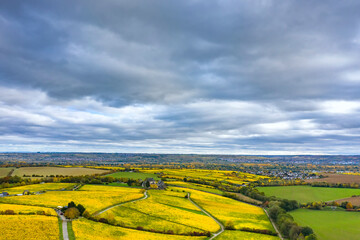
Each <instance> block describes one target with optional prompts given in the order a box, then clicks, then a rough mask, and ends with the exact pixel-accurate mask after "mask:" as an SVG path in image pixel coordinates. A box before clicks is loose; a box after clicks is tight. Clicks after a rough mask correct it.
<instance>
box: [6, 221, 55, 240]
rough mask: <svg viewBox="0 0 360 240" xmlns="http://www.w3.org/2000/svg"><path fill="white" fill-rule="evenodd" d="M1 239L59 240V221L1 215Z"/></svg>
mask: <svg viewBox="0 0 360 240" xmlns="http://www.w3.org/2000/svg"><path fill="white" fill-rule="evenodd" d="M0 239H9V240H10V239H22V240H34V239H36V240H58V239H59V225H58V219H57V217H48V216H38V215H36V216H34V215H1V216H0Z"/></svg>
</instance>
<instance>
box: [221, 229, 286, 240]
mask: <svg viewBox="0 0 360 240" xmlns="http://www.w3.org/2000/svg"><path fill="white" fill-rule="evenodd" d="M229 239H246V240H278V239H280V238H278V237H275V236H270V235H265V234H259V233H251V232H242V231H225V232H223V233H222V234H220V235H219V237H217V238H216V240H229Z"/></svg>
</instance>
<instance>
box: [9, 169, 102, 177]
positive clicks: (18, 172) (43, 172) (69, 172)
mask: <svg viewBox="0 0 360 240" xmlns="http://www.w3.org/2000/svg"><path fill="white" fill-rule="evenodd" d="M104 172H108V171H106V170H101V169H92V168H81V167H21V168H16V169H15V171H14V172H13V174H12V176H19V177H23V175H24V174H25V175H30V176H32V175H33V174H36V175H40V176H44V177H46V176H50V175H54V176H56V175H63V176H81V175H91V174H100V173H104Z"/></svg>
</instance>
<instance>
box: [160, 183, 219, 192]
mask: <svg viewBox="0 0 360 240" xmlns="http://www.w3.org/2000/svg"><path fill="white" fill-rule="evenodd" d="M165 183H166V184H167V185H168V186H170V185H175V186H180V187H186V188H193V189H197V190H201V191H205V192H211V193H216V194H222V193H223V192H222V191H220V190H219V189H216V188H214V187H212V186H207V185H202V184H196V183H190V182H182V181H166V182H165Z"/></svg>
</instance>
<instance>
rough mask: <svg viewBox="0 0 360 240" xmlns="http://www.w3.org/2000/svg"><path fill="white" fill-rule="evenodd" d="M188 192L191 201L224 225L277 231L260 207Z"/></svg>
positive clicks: (201, 193) (198, 192)
mask: <svg viewBox="0 0 360 240" xmlns="http://www.w3.org/2000/svg"><path fill="white" fill-rule="evenodd" d="M188 192H190V193H191V199H193V200H194V201H195V202H196V203H197V204H198V205H200V206H201V207H202V208H203V209H205V210H206V211H208V212H209V213H210V214H212V215H213V216H214V217H216V218H217V219H218V220H220V221H221V222H222V223H224V224H225V223H226V222H228V221H232V222H233V223H234V225H235V228H236V229H241V228H255V229H263V230H270V231H275V230H274V228H273V226H272V224H271V222H270V221H269V219H268V217H267V215H266V213H265V212H264V210H263V209H262V208H260V207H257V206H253V205H250V204H246V203H243V202H239V201H236V200H233V199H230V198H226V197H222V196H218V195H214V194H211V193H204V192H200V191H196V190H188Z"/></svg>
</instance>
